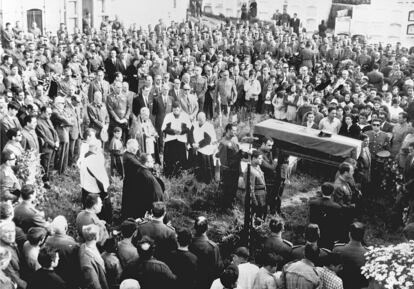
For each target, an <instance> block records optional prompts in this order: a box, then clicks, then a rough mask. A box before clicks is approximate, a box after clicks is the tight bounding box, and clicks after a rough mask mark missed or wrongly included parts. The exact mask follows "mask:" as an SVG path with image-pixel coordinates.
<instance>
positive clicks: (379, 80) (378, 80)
mask: <svg viewBox="0 0 414 289" xmlns="http://www.w3.org/2000/svg"><path fill="white" fill-rule="evenodd" d="M367 77H368V83H370V84H372V85H374V87H375V88H376V89H377V90H378V91H380V90H381V89H382V85H383V83H384V74H382V72H379V66H378V64H374V65H373V66H372V71H371V72H368V74H367Z"/></svg>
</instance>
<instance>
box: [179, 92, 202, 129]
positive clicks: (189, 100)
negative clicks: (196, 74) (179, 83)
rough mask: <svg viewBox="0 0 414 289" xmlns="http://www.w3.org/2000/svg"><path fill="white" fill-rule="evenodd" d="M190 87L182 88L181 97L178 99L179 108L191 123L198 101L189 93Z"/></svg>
mask: <svg viewBox="0 0 414 289" xmlns="http://www.w3.org/2000/svg"><path fill="white" fill-rule="evenodd" d="M190 91H191V87H190V85H188V84H185V85H184V87H183V95H182V97H181V99H180V104H181V108H182V110H183V111H184V112H186V113H187V114H188V116H189V117H190V121H191V122H193V121H194V120H195V117H196V115H197V112H198V109H199V107H198V101H197V97H196V96H195V95H194V94H192V93H190Z"/></svg>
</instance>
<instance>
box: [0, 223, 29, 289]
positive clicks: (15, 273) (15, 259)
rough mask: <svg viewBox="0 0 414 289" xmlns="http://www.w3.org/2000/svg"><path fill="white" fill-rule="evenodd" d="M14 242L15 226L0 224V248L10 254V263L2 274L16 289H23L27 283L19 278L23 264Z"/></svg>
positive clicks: (12, 224)
mask: <svg viewBox="0 0 414 289" xmlns="http://www.w3.org/2000/svg"><path fill="white" fill-rule="evenodd" d="M15 242H16V226H15V224H14V223H13V222H12V221H3V222H0V247H2V248H5V249H6V250H7V251H9V252H10V254H11V260H10V263H9V265H8V266H7V267H6V268H5V269H4V273H5V275H6V276H8V277H9V278H10V279H11V280H12V281H13V282H14V283H15V284H16V285H17V288H18V289H25V288H26V287H27V283H26V281H25V280H23V279H22V276H21V272H22V269H23V264H22V263H21V259H20V258H19V256H20V252H19V249H18V248H17V246H16V244H15Z"/></svg>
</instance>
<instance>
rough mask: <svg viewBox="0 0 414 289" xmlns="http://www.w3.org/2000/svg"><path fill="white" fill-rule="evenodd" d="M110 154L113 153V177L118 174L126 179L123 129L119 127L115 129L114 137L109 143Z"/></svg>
mask: <svg viewBox="0 0 414 289" xmlns="http://www.w3.org/2000/svg"><path fill="white" fill-rule="evenodd" d="M109 152H110V153H111V176H114V175H116V174H118V175H119V176H120V177H121V179H122V178H123V177H124V167H123V164H122V155H123V153H124V145H123V144H122V129H121V128H120V127H118V126H117V127H115V128H114V136H113V137H112V139H111V142H110V143H109Z"/></svg>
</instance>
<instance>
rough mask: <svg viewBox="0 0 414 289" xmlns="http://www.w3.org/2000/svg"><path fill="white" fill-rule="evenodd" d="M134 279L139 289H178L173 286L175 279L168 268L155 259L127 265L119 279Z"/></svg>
mask: <svg viewBox="0 0 414 289" xmlns="http://www.w3.org/2000/svg"><path fill="white" fill-rule="evenodd" d="M130 278H131V279H135V280H138V282H139V284H140V285H141V289H163V288H178V287H176V286H175V280H176V279H177V277H176V276H175V275H174V274H173V272H171V270H170V268H169V267H168V266H167V265H166V264H165V263H164V262H161V261H158V260H157V259H155V258H151V259H149V260H138V261H137V262H135V263H134V264H131V265H129V266H128V267H127V268H126V269H125V271H124V273H123V274H122V277H121V279H122V280H125V279H130Z"/></svg>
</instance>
